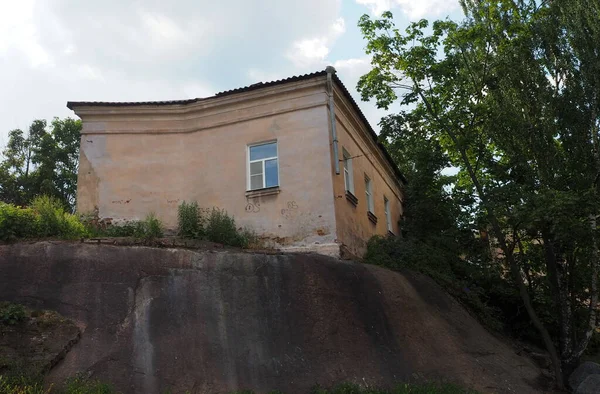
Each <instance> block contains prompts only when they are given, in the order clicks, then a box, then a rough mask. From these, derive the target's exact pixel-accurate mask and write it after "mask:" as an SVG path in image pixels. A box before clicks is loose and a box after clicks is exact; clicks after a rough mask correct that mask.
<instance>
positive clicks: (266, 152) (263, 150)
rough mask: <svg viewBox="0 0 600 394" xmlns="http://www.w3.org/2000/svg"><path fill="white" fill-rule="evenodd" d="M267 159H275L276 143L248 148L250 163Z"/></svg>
mask: <svg viewBox="0 0 600 394" xmlns="http://www.w3.org/2000/svg"><path fill="white" fill-rule="evenodd" d="M267 157H277V142H272V143H270V144H264V145H256V146H251V147H250V160H251V161H252V160H259V159H265V158H267Z"/></svg>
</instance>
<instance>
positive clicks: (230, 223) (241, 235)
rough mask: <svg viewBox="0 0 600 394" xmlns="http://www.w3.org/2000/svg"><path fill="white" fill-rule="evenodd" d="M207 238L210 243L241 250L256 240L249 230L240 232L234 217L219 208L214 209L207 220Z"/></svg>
mask: <svg viewBox="0 0 600 394" xmlns="http://www.w3.org/2000/svg"><path fill="white" fill-rule="evenodd" d="M206 236H207V238H208V240H209V241H212V242H217V243H222V244H224V245H229V246H237V247H240V248H246V247H248V246H249V245H250V244H251V242H252V241H253V239H254V238H255V236H254V233H253V232H252V231H251V230H249V229H240V230H238V229H237V228H236V225H235V219H234V218H233V216H229V214H228V213H227V211H225V210H224V209H218V208H213V209H212V210H211V211H210V213H209V214H208V217H207V218H206Z"/></svg>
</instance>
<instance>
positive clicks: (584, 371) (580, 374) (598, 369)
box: [569, 361, 600, 391]
mask: <svg viewBox="0 0 600 394" xmlns="http://www.w3.org/2000/svg"><path fill="white" fill-rule="evenodd" d="M590 375H600V365H599V364H596V363H593V362H591V361H586V362H584V363H581V365H579V366H578V367H577V368H576V369H575V371H573V373H572V374H571V376H569V386H571V389H572V390H573V391H576V390H577V389H578V388H579V386H580V385H581V384H582V383H583V382H584V381H585V380H586V379H587V378H588V376H590Z"/></svg>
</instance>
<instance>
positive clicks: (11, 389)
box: [0, 375, 116, 394]
mask: <svg viewBox="0 0 600 394" xmlns="http://www.w3.org/2000/svg"><path fill="white" fill-rule="evenodd" d="M114 393H116V391H115V390H114V389H113V388H112V386H111V385H109V384H107V383H103V382H100V381H99V380H88V379H84V378H82V377H75V378H71V379H68V380H67V381H66V382H65V384H64V388H62V389H54V387H52V386H51V387H50V388H48V389H44V385H43V382H42V380H41V378H36V379H30V378H28V377H26V376H24V375H22V376H21V377H12V378H11V377H7V376H3V375H0V394H114Z"/></svg>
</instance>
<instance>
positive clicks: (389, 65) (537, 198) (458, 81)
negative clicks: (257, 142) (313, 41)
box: [359, 0, 600, 386]
mask: <svg viewBox="0 0 600 394" xmlns="http://www.w3.org/2000/svg"><path fill="white" fill-rule="evenodd" d="M461 3H462V5H463V9H464V12H465V19H464V20H462V21H460V22H453V21H449V20H446V21H436V22H434V23H433V24H432V25H431V26H429V23H428V22H427V21H425V20H421V21H419V22H416V23H412V24H410V25H409V27H408V28H407V29H406V32H404V33H402V32H400V31H399V30H398V29H396V28H395V26H394V24H393V17H392V15H391V13H389V12H388V13H385V14H384V15H383V17H382V18H381V19H376V20H371V19H370V18H369V17H368V16H363V17H362V18H361V20H360V22H359V26H360V28H361V30H362V32H363V35H364V37H365V38H366V39H367V41H368V44H367V53H369V54H370V55H372V65H373V69H372V70H371V71H370V72H369V73H368V74H366V75H365V76H363V77H362V78H361V79H360V81H359V90H360V91H361V93H362V95H363V98H365V99H370V98H375V99H376V100H377V103H378V105H379V106H380V107H385V108H387V107H388V106H389V105H390V104H391V103H392V102H394V101H395V100H396V99H400V100H401V103H402V104H403V105H405V106H407V107H406V108H407V109H405V110H404V111H402V112H401V113H400V115H401V119H403V127H404V128H405V129H406V133H407V134H410V135H412V136H415V137H416V138H420V139H422V140H424V139H429V140H434V141H435V142H436V143H437V144H439V146H440V147H441V150H442V152H444V153H445V154H447V156H448V158H449V162H450V163H451V165H452V166H455V167H457V168H458V169H459V172H458V174H457V177H456V182H455V184H454V192H455V194H456V195H461V196H465V197H467V198H457V199H455V201H459V202H460V204H461V208H462V212H463V214H464V215H466V216H465V217H466V218H467V219H466V220H465V221H464V223H470V224H471V225H472V226H473V230H477V229H480V228H482V227H483V228H486V229H487V228H489V229H490V232H491V234H492V236H493V240H494V242H495V244H497V247H498V248H499V249H500V251H501V253H500V254H499V255H498V257H499V258H500V261H501V263H502V264H505V266H506V267H507V269H508V270H509V271H510V273H511V274H512V279H513V281H514V282H515V284H516V286H517V287H518V290H519V293H520V295H521V298H522V301H523V304H524V305H525V308H526V310H527V312H528V315H529V317H530V318H531V321H532V323H533V325H534V326H535V327H536V328H537V330H538V331H539V333H540V335H541V337H542V339H543V342H544V344H545V346H546V348H547V349H548V352H549V354H550V356H551V358H552V361H553V364H554V370H555V376H556V381H557V384H558V385H559V386H564V377H565V376H567V375H568V374H569V373H570V371H571V370H572V369H573V367H574V366H575V365H576V364H577V362H578V361H579V358H580V357H581V355H582V353H583V352H584V351H585V348H586V347H587V344H588V343H589V340H590V337H591V335H592V333H593V331H594V329H595V327H596V307H597V303H598V288H597V281H598V271H599V264H600V261H599V253H598V244H597V242H598V227H597V223H596V219H597V217H598V213H599V211H600V205H599V200H598V198H597V196H598V187H599V185H598V184H599V183H600V145H599V142H598V141H599V137H598V125H599V123H600V121H599V120H600V118H599V116H598V115H599V114H600V112H599V111H598V109H599V108H598V105H599V103H598V97H597V96H598V94H599V92H600V81H599V79H600V73H599V72H598V71H600V70H598V67H600V59H598V56H599V53H598V51H597V45H595V44H594V43H597V42H600V33H599V31H600V30H599V27H598V24H597V15H598V13H599V12H600V5H599V2H598V0H595V1H591V2H590V1H584V0H567V1H563V2H554V1H549V2H539V1H535V0H518V1H517V0H515V1H511V0H501V1H497V2H492V1H488V0H465V1H462V2H461ZM392 143H393V142H392ZM531 293H534V294H531ZM543 295H546V296H547V297H549V298H550V299H551V301H550V302H551V303H552V304H553V307H554V311H555V312H556V316H557V317H556V318H555V319H546V318H545V317H544V316H542V315H540V313H539V312H540V311H539V308H536V302H535V300H534V299H532V296H533V297H536V296H537V297H540V296H543Z"/></svg>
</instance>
